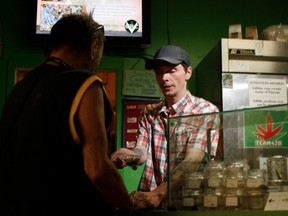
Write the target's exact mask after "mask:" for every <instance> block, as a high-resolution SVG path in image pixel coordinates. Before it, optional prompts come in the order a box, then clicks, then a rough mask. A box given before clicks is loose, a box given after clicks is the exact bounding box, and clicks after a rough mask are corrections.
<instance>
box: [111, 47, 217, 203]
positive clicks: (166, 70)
mask: <svg viewBox="0 0 288 216" xmlns="http://www.w3.org/2000/svg"><path fill="white" fill-rule="evenodd" d="M145 68H146V69H148V70H150V69H153V70H154V71H155V75H156V80H157V83H158V85H159V87H160V88H161V90H162V93H163V95H164V99H163V100H162V101H161V102H160V103H157V104H150V105H147V106H146V107H145V108H144V110H143V111H142V113H141V115H140V118H139V127H138V134H137V142H136V146H135V148H133V149H127V148H121V149H119V150H117V151H115V152H114V153H112V155H111V158H112V160H113V161H114V163H115V165H116V166H117V167H118V168H123V167H125V166H127V165H129V164H127V163H125V161H122V163H119V160H120V159H121V157H123V156H125V155H139V156H140V160H139V164H144V163H145V166H144V170H143V173H142V176H141V179H140V183H139V186H138V191H137V192H133V198H134V200H135V201H139V202H141V201H143V200H145V202H147V203H149V204H150V205H151V206H153V207H155V208H159V207H162V208H163V206H162V205H161V204H163V203H165V202H166V201H167V200H165V199H166V197H167V170H168V167H167V153H168V152H167V136H168V135H167V134H166V128H167V126H166V124H165V122H166V120H167V117H168V115H169V116H170V117H172V116H183V115H192V114H200V113H214V112H218V108H217V107H216V106H215V105H213V104H212V103H211V102H209V101H206V100H204V99H202V98H199V97H196V96H193V95H192V94H191V93H190V91H189V90H188V89H187V82H188V80H189V79H190V78H191V75H192V67H191V63H190V59H189V56H188V54H187V52H186V51H185V50H183V49H182V48H180V47H177V46H173V45H165V46H162V47H161V48H160V49H159V50H158V51H157V52H156V53H155V55H154V57H153V59H150V60H147V61H146V64H145ZM211 121H212V122H213V121H216V123H217V119H216V120H215V119H213V117H212V119H211ZM183 134H184V136H185V133H183ZM186 136H187V137H183V139H182V138H181V140H186V141H185V143H182V145H181V146H182V147H183V148H182V150H184V151H185V152H187V153H186V156H185V159H184V161H185V162H187V161H189V162H192V163H194V164H198V165H199V164H201V162H202V161H203V160H204V159H205V158H207V151H208V148H207V146H206V140H207V134H206V133H201V132H200V130H199V129H198V130H195V131H191V133H186ZM218 139H219V134H218V132H217V131H212V133H211V140H212V141H211V143H212V145H211V154H212V156H213V155H214V156H215V155H216V148H217V144H218ZM186 145H187V146H188V149H184V148H185V146H186ZM119 158H120V159H119ZM182 164H184V163H182ZM192 169H195V170H196V169H197V167H194V168H192ZM175 170H176V169H175ZM178 170H180V169H178ZM176 171H177V170H176ZM179 173H180V174H179ZM179 173H177V172H175V174H173V175H175V176H177V175H178V179H181V178H182V177H183V176H182V174H183V172H179ZM180 181H182V180H180ZM181 184H183V182H182V183H181ZM176 185H177V184H176ZM176 188H177V187H176ZM164 207H165V206H164Z"/></svg>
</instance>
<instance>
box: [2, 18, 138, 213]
mask: <svg viewBox="0 0 288 216" xmlns="http://www.w3.org/2000/svg"><path fill="white" fill-rule="evenodd" d="M104 40H105V37H104V28H103V26H102V25H99V24H98V23H97V22H95V21H94V20H93V18H92V14H84V15H67V16H64V17H62V18H61V19H60V20H59V21H58V22H57V23H56V24H55V25H54V26H53V28H52V30H51V34H50V35H49V38H48V43H47V50H46V51H47V53H46V55H47V58H46V60H45V62H43V63H42V64H40V65H39V66H38V67H36V68H35V69H33V70H31V71H30V72H29V74H28V75H27V76H26V77H25V78H24V79H23V80H21V81H19V82H18V83H17V84H16V85H15V87H14V89H13V90H12V92H11V94H10V96H9V98H8V100H7V102H6V104H5V106H4V108H3V111H2V115H1V121H0V147H1V148H0V154H1V155H0V175H1V176H0V198H1V199H0V200H1V202H0V215H3V216H4V215H5V216H7V215H13V216H14V215H29V216H33V215H37V216H40V215H41V216H44V215H45V216H46V215H49V216H51V215H55V214H56V215H81V216H84V215H98V214H99V212H104V213H103V214H105V215H115V213H116V209H121V210H123V211H126V210H127V211H129V212H130V210H131V208H132V206H131V203H130V197H129V193H128V191H127V189H126V187H125V184H124V182H123V180H122V178H121V176H120V174H119V172H118V170H117V168H116V167H115V166H114V164H113V163H112V161H111V160H110V157H109V152H108V145H109V141H108V140H109V139H108V137H109V131H110V128H111V122H112V118H113V110H112V108H111V105H110V102H109V99H108V97H107V94H106V91H105V89H104V87H103V84H102V81H101V80H100V79H99V77H97V76H96V74H95V73H96V70H97V68H98V66H99V63H100V60H101V57H102V53H103V48H104ZM134 209H135V210H138V209H141V206H139V205H138V206H137V205H136V206H134Z"/></svg>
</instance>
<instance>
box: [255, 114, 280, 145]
mask: <svg viewBox="0 0 288 216" xmlns="http://www.w3.org/2000/svg"><path fill="white" fill-rule="evenodd" d="M256 128H257V130H258V131H257V132H253V134H254V135H255V136H257V137H258V138H260V139H262V140H268V139H270V138H272V137H273V138H274V139H276V138H277V139H280V138H281V137H283V136H284V135H285V134H286V133H285V132H284V133H280V132H281V130H282V128H283V125H279V126H278V127H276V128H275V129H273V119H272V117H271V114H270V112H268V113H267V116H266V128H263V127H261V125H259V124H257V125H256Z"/></svg>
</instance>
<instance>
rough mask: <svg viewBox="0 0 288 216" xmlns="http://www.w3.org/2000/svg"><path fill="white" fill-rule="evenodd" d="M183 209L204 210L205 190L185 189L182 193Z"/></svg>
mask: <svg viewBox="0 0 288 216" xmlns="http://www.w3.org/2000/svg"><path fill="white" fill-rule="evenodd" d="M182 205H183V209H187V210H202V209H203V191H202V190H193V189H187V188H185V189H183V194H182Z"/></svg>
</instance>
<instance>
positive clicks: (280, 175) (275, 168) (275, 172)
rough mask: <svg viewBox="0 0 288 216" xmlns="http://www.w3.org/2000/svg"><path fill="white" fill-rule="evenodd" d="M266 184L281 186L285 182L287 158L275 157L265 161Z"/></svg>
mask: <svg viewBox="0 0 288 216" xmlns="http://www.w3.org/2000/svg"><path fill="white" fill-rule="evenodd" d="M267 176H268V184H277V185H282V184H283V182H284V181H287V158H286V157H284V156H282V155H275V156H273V157H269V158H268V159H267Z"/></svg>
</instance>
